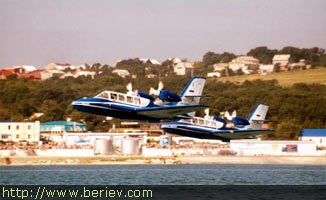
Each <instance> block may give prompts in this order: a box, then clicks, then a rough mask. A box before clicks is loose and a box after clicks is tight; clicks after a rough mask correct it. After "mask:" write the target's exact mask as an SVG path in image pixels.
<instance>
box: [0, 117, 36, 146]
mask: <svg viewBox="0 0 326 200" xmlns="http://www.w3.org/2000/svg"><path fill="white" fill-rule="evenodd" d="M0 140H3V141H13V142H20V141H27V142H38V141H39V140H40V122H39V121H36V122H0Z"/></svg>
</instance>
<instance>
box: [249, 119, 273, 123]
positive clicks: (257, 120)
mask: <svg viewBox="0 0 326 200" xmlns="http://www.w3.org/2000/svg"><path fill="white" fill-rule="evenodd" d="M251 121H256V122H274V120H263V119H262V120H259V119H252V120H251Z"/></svg>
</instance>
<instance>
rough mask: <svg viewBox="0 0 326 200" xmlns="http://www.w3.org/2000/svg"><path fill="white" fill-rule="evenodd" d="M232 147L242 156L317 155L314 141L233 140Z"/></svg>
mask: <svg viewBox="0 0 326 200" xmlns="http://www.w3.org/2000/svg"><path fill="white" fill-rule="evenodd" d="M230 149H231V150H232V151H234V152H235V153H236V155H240V156H263V155H271V156H273V155H274V156H276V155H277V156H282V155H284V156H299V155H300V156H312V155H317V148H316V144H315V142H314V141H262V140H250V139H249V140H248V139H247V140H231V142H230Z"/></svg>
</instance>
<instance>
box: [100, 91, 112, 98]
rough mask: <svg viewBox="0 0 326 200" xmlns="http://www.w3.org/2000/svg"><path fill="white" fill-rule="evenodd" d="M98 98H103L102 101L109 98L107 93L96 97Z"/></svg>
mask: <svg viewBox="0 0 326 200" xmlns="http://www.w3.org/2000/svg"><path fill="white" fill-rule="evenodd" d="M98 97H100V98H104V99H108V98H109V95H108V93H106V92H103V93H101V94H100V95H98Z"/></svg>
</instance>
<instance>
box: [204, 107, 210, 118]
mask: <svg viewBox="0 0 326 200" xmlns="http://www.w3.org/2000/svg"><path fill="white" fill-rule="evenodd" d="M204 118H205V119H210V118H211V117H210V116H209V108H206V109H205V117H204Z"/></svg>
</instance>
